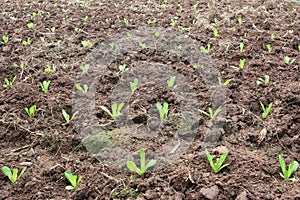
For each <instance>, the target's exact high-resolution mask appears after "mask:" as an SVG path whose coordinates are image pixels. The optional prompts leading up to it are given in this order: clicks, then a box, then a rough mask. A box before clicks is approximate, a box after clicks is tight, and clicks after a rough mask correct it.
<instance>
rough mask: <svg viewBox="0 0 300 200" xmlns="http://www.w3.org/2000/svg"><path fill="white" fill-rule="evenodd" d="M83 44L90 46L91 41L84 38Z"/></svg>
mask: <svg viewBox="0 0 300 200" xmlns="http://www.w3.org/2000/svg"><path fill="white" fill-rule="evenodd" d="M81 44H82V45H83V46H84V47H88V46H89V45H90V41H88V40H83V41H81Z"/></svg>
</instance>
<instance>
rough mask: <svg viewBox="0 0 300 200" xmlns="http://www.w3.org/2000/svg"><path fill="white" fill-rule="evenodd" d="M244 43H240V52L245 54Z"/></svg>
mask: <svg viewBox="0 0 300 200" xmlns="http://www.w3.org/2000/svg"><path fill="white" fill-rule="evenodd" d="M244 46H245V45H244V43H240V52H241V53H242V52H244Z"/></svg>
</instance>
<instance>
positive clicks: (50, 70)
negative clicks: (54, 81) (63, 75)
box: [45, 65, 56, 73]
mask: <svg viewBox="0 0 300 200" xmlns="http://www.w3.org/2000/svg"><path fill="white" fill-rule="evenodd" d="M45 72H47V73H50V72H53V73H54V72H56V67H55V66H54V65H53V66H52V67H51V66H50V65H47V67H46V68H45Z"/></svg>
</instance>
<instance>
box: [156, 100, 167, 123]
mask: <svg viewBox="0 0 300 200" xmlns="http://www.w3.org/2000/svg"><path fill="white" fill-rule="evenodd" d="M156 108H157V110H158V112H159V118H160V121H163V120H164V119H166V118H167V117H168V112H169V110H168V109H169V104H168V103H167V102H164V103H163V105H161V104H160V103H159V102H157V103H156Z"/></svg>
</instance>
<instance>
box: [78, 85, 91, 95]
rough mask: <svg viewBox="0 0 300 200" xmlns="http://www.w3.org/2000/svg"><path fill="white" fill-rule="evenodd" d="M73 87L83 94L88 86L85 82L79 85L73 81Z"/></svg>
mask: <svg viewBox="0 0 300 200" xmlns="http://www.w3.org/2000/svg"><path fill="white" fill-rule="evenodd" d="M75 87H76V88H77V89H78V90H79V91H81V92H82V93H83V94H86V93H87V91H88V89H89V86H88V85H87V84H83V87H81V85H80V84H79V83H75Z"/></svg>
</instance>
